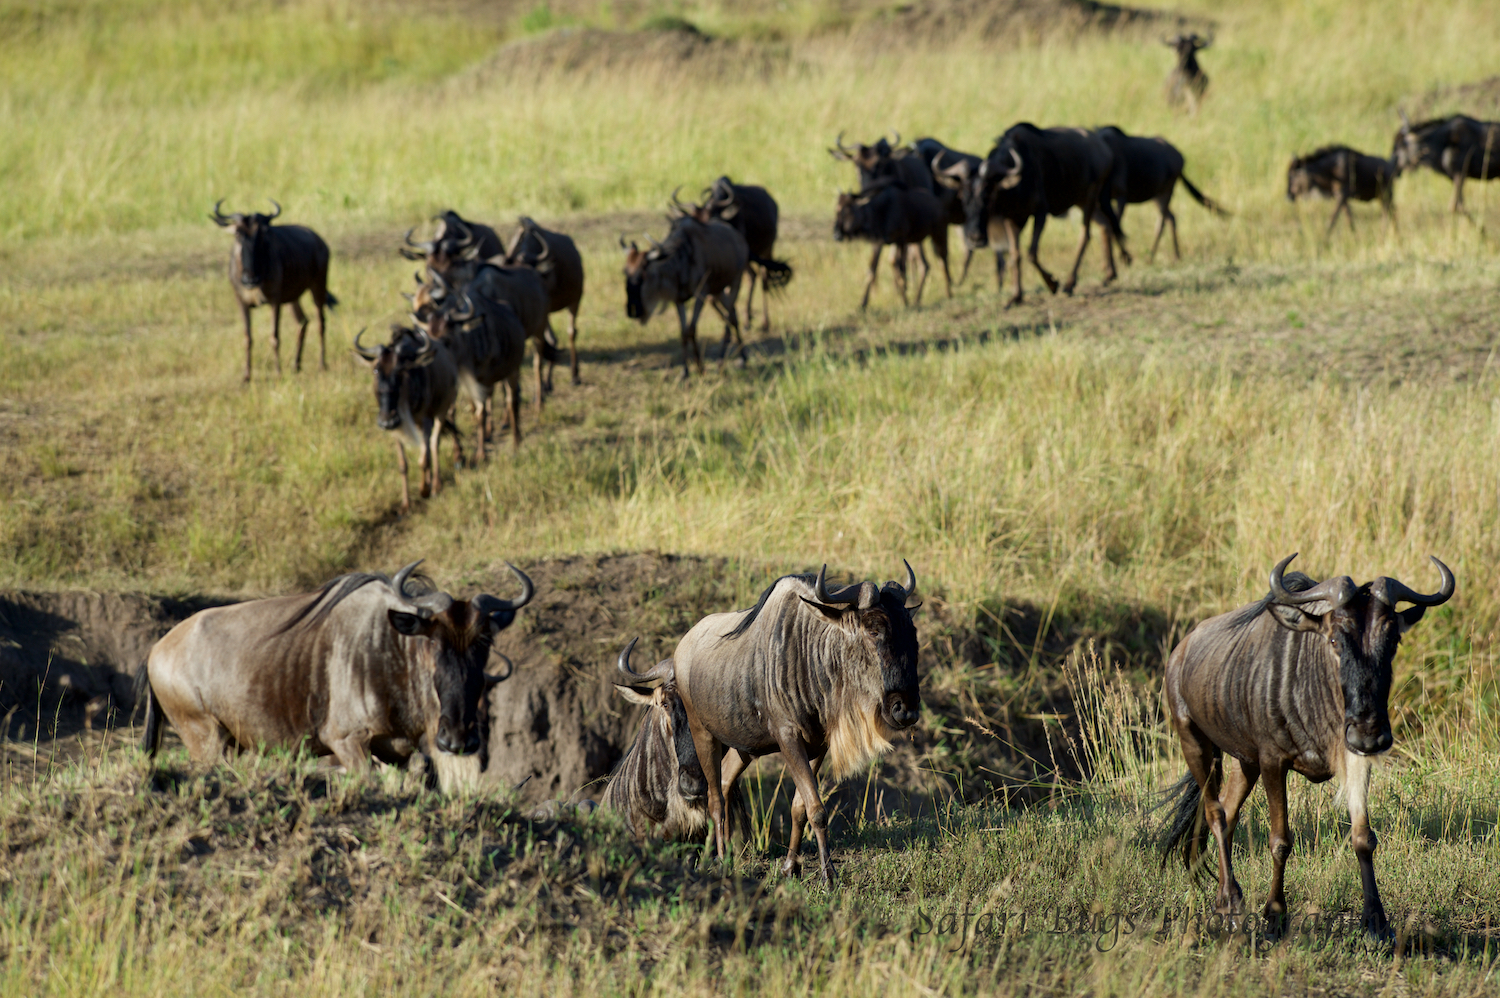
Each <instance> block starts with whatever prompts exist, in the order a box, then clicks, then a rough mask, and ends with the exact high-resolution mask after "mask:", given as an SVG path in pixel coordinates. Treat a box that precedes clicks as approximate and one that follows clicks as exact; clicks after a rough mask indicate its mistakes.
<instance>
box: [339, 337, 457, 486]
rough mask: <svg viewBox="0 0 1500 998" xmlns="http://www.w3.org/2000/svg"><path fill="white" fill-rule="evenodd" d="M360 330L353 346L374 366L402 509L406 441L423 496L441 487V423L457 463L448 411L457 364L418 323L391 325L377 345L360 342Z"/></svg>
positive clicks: (382, 424)
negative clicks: (393, 450)
mask: <svg viewBox="0 0 1500 998" xmlns="http://www.w3.org/2000/svg"><path fill="white" fill-rule="evenodd" d="M363 335H364V330H360V332H359V335H357V336H355V337H354V352H355V353H357V354H359V356H360V359H361V360H363V361H364V362H365V363H366V364H368V365H369V366H370V368H371V369H372V370H373V371H374V372H375V401H376V402H377V403H378V404H379V406H380V414H379V416H378V417H376V421H377V422H378V423H379V424H380V428H381V429H382V430H388V431H390V432H392V433H395V434H396V460H397V465H396V466H397V468H399V469H400V471H401V512H403V513H407V512H410V510H411V491H410V488H409V486H408V485H407V481H406V468H407V465H406V444H408V443H410V444H411V445H412V447H414V448H416V451H417V454H418V455H419V456H420V461H419V462H418V467H419V468H420V469H421V475H422V492H421V494H422V498H423V499H426V498H427V497H428V496H430V495H435V494H437V493H438V492H439V491H441V489H442V485H443V479H442V475H441V474H440V473H439V471H438V442H439V437H440V436H441V434H442V432H443V430H444V429H447V430H449V431H450V432H451V433H452V434H453V446H454V448H455V449H456V450H457V453H458V462H459V463H460V464H461V463H463V459H464V455H463V447H462V445H461V444H460V443H459V438H458V428H457V427H456V426H454V425H453V421H452V419H451V418H450V416H449V413H451V412H452V410H453V403H454V401H455V400H456V399H457V397H458V365H457V363H456V362H455V361H454V359H453V353H452V352H451V351H450V350H449V349H448V347H447V346H446V345H445V344H443V343H442V342H440V341H438V340H435V339H433V338H432V337H430V336H428V335H427V334H426V333H425V332H423V331H422V330H420V329H408V328H406V327H405V326H399V325H392V326H391V341H390V343H388V344H386V345H385V346H381V347H367V346H362V345H361V344H360V342H359V340H360V336H363Z"/></svg>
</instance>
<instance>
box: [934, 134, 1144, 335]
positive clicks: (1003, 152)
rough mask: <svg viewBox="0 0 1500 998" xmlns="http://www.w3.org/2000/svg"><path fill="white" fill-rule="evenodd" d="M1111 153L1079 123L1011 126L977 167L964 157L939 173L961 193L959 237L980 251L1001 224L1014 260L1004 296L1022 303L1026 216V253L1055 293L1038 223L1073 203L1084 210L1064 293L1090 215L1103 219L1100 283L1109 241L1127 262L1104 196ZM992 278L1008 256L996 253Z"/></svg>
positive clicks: (1072, 280) (1109, 272) (1069, 288)
mask: <svg viewBox="0 0 1500 998" xmlns="http://www.w3.org/2000/svg"><path fill="white" fill-rule="evenodd" d="M1113 169H1114V154H1113V153H1112V152H1110V149H1109V145H1108V144H1107V143H1106V142H1105V141H1104V140H1103V139H1102V138H1100V137H1099V136H1097V135H1095V134H1093V133H1092V132H1089V131H1086V130H1084V129H1082V128H1047V129H1042V128H1037V127H1036V126H1035V125H1033V124H1031V123H1029V122H1021V123H1020V124H1017V125H1012V126H1011V127H1010V128H1009V129H1007V130H1006V132H1005V134H1004V135H1002V136H1000V138H998V139H997V140H996V141H995V147H994V148H993V149H991V150H990V153H989V155H988V156H986V157H985V159H984V162H982V163H980V164H979V169H978V170H977V171H974V170H971V168H970V165H969V163H968V162H967V161H963V162H958V163H955V164H953V165H952V166H949V167H947V168H946V169H944V170H942V171H940V172H939V173H937V174H936V176H937V179H938V180H939V181H940V182H941V183H943V184H946V185H947V186H949V187H952V188H954V189H955V190H957V191H958V192H959V194H960V196H961V197H962V198H963V205H964V241H965V242H966V243H967V244H968V245H969V247H970V248H973V249H978V248H981V247H984V246H987V245H988V244H989V238H990V227H991V225H992V224H995V223H998V224H1000V225H1002V226H1003V227H1004V230H1005V235H1006V238H1007V241H1008V244H1009V248H1010V254H1009V255H1010V256H1011V257H1012V258H1014V260H1015V289H1016V290H1015V294H1013V295H1012V296H1011V298H1010V301H1009V302H1007V303H1006V304H1007V307H1008V306H1010V305H1016V304H1019V303H1020V302H1021V300H1022V290H1021V230H1022V229H1023V228H1025V226H1026V222H1027V221H1028V220H1030V221H1031V247H1030V249H1029V251H1028V253H1027V257H1028V258H1029V259H1030V260H1031V265H1032V266H1033V267H1035V268H1036V269H1037V272H1038V273H1039V274H1041V275H1042V280H1043V281H1044V282H1045V283H1046V285H1047V290H1048V291H1051V292H1052V293H1053V294H1056V293H1057V290H1058V287H1059V285H1058V282H1057V279H1056V278H1054V277H1053V276H1052V275H1051V274H1050V273H1048V272H1047V269H1046V268H1045V267H1043V266H1042V264H1041V261H1040V260H1038V259H1037V247H1038V246H1039V245H1040V244H1041V241H1042V229H1043V227H1044V226H1045V225H1046V224H1047V216H1048V215H1056V216H1059V217H1061V216H1063V215H1066V214H1067V213H1068V210H1069V209H1070V208H1074V207H1077V208H1079V209H1081V211H1082V213H1083V235H1082V238H1081V239H1080V240H1079V242H1078V255H1077V256H1076V257H1074V259H1073V269H1072V270H1071V271H1070V272H1069V274H1068V279H1067V281H1065V282H1064V283H1063V284H1062V285H1061V287H1062V290H1063V291H1065V292H1067V293H1068V294H1072V293H1073V288H1074V287H1075V286H1076V285H1077V284H1078V267H1079V265H1080V264H1082V263H1083V251H1084V250H1086V249H1087V248H1088V245H1089V226H1090V224H1091V222H1092V220H1093V219H1094V218H1095V216H1100V217H1102V218H1103V219H1104V225H1103V229H1104V263H1105V276H1104V283H1106V284H1108V283H1109V282H1110V281H1113V280H1114V279H1115V277H1116V276H1117V275H1116V271H1115V255H1114V244H1115V243H1116V242H1118V243H1119V244H1120V255H1121V256H1122V257H1124V259H1125V262H1126V263H1129V262H1130V253H1129V251H1128V250H1126V249H1125V233H1124V232H1122V231H1121V230H1120V220H1119V218H1118V217H1117V216H1116V215H1115V210H1114V208H1113V206H1112V205H1111V204H1110V201H1109V198H1108V197H1107V187H1108V184H1109V180H1110V175H1111V173H1112V171H1113ZM995 267H996V275H997V279H998V280H999V281H1000V282H1001V283H1002V285H1003V283H1004V276H1005V256H1004V255H1003V254H1000V253H996V254H995Z"/></svg>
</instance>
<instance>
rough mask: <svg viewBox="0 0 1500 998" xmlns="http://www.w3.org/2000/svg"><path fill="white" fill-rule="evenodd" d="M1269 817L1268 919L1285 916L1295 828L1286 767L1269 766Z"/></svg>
mask: <svg viewBox="0 0 1500 998" xmlns="http://www.w3.org/2000/svg"><path fill="white" fill-rule="evenodd" d="M1266 817H1267V819H1268V821H1269V822H1270V826H1271V890H1270V892H1269V894H1268V895H1267V897H1266V905H1265V908H1264V909H1262V914H1264V915H1265V917H1266V919H1267V920H1270V919H1273V918H1276V919H1279V918H1283V917H1285V915H1286V861H1287V858H1288V857H1290V856H1291V855H1292V843H1293V841H1294V840H1293V837H1292V829H1291V824H1290V823H1289V822H1288V821H1287V808H1286V768H1285V767H1284V766H1274V767H1270V768H1267V769H1266Z"/></svg>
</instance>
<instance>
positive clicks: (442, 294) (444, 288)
mask: <svg viewBox="0 0 1500 998" xmlns="http://www.w3.org/2000/svg"><path fill="white" fill-rule="evenodd" d="M427 282H428V283H429V284H431V285H432V288H433V290H432V292H430V293H431V295H432V297H433V298H434V299H436V300H438V301H441V300H442V299H444V298H446V297H447V296H448V282H447V281H445V280H443V275H442V274H439V273H438V272H437V271H435V270H433V269H432V268H431V267H428V268H427Z"/></svg>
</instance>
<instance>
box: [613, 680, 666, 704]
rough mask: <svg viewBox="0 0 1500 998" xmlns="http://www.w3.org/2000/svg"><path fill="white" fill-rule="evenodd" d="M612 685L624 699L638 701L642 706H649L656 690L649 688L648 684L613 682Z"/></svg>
mask: <svg viewBox="0 0 1500 998" xmlns="http://www.w3.org/2000/svg"><path fill="white" fill-rule="evenodd" d="M614 687H615V689H616V690H617V691H618V692H619V694H620V696H622V697H624V698H625V699H626V700H629V701H630V702H631V703H638V704H640V705H641V706H643V707H649V706H651V704H652V702H653V699H652V698H653V697H654V696H655V693H656V691H655V690H653V689H651V687H649V686H621V685H620V684H619V683H615V684H614Z"/></svg>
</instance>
